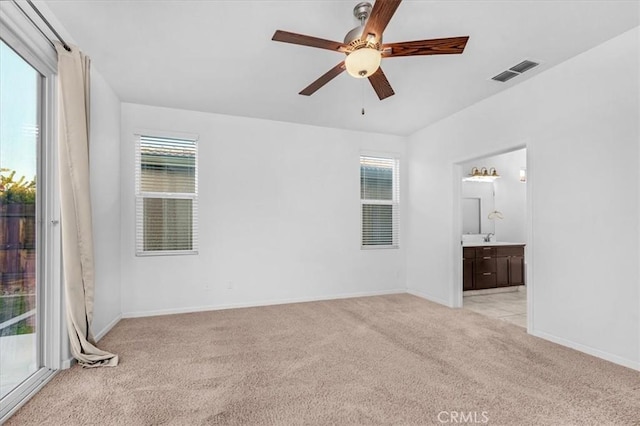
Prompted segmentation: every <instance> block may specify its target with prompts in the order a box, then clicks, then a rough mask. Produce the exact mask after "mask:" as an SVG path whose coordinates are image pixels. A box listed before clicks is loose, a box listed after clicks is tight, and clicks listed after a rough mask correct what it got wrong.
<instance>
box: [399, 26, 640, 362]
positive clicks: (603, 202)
mask: <svg viewBox="0 0 640 426" xmlns="http://www.w3.org/2000/svg"><path fill="white" fill-rule="evenodd" d="M638 40H639V30H638V28H636V29H634V30H631V31H629V32H627V33H625V34H622V35H620V36H618V37H616V38H614V39H612V40H610V41H609V42H607V43H604V44H602V45H600V46H597V47H595V48H593V49H592V50H590V51H587V52H585V53H583V54H581V55H579V56H576V57H575V58H572V59H570V60H568V61H566V62H564V63H562V64H560V65H558V66H556V67H554V68H552V69H549V70H546V71H545V72H543V73H541V74H539V75H537V76H536V77H534V78H532V79H530V80H527V81H525V82H523V83H521V84H518V85H516V86H514V87H513V88H511V89H509V90H506V91H504V92H501V93H500V94H498V95H496V96H493V97H491V98H489V99H486V100H484V101H482V102H479V103H477V104H475V105H473V106H471V107H469V108H467V109H465V110H463V111H461V112H459V113H457V114H455V115H452V116H450V117H448V118H446V119H444V120H442V121H440V122H438V123H436V124H434V125H432V126H430V127H427V128H425V129H423V130H422V131H420V132H417V133H415V134H414V135H412V136H410V138H409V143H408V151H407V158H409V177H408V182H409V185H408V186H409V188H408V189H409V201H410V207H409V212H408V221H409V228H410V231H411V232H410V233H409V240H408V246H407V270H406V273H407V286H408V288H409V290H410V291H414V292H419V293H420V294H422V295H424V296H425V297H428V298H430V299H433V300H436V301H440V302H443V303H446V304H449V305H454V303H455V300H454V298H455V295H456V290H454V289H455V288H456V286H460V283H458V282H454V281H453V277H454V276H456V274H457V272H456V271H458V270H459V268H460V266H459V262H458V260H457V257H456V256H459V251H460V249H459V245H458V244H459V238H458V236H457V235H455V232H454V229H456V227H455V226H454V222H455V221H456V220H458V218H457V217H455V218H454V217H452V214H451V211H452V206H454V205H455V203H456V201H455V200H454V192H455V191H454V182H456V181H457V179H458V176H457V172H458V171H459V169H456V167H454V164H455V163H461V162H464V161H465V160H469V159H472V158H479V157H482V156H486V155H493V154H497V153H500V152H505V151H508V150H510V149H512V148H515V147H520V146H522V145H526V146H527V158H528V175H529V183H528V185H529V188H528V189H529V194H528V195H529V197H530V203H531V208H530V211H531V213H532V217H531V221H530V224H531V233H530V238H529V239H528V240H529V241H528V243H529V245H528V250H527V257H528V260H529V264H530V266H531V268H529V276H528V278H529V286H528V291H529V293H528V295H529V298H530V303H532V304H533V309H532V310H530V312H529V315H530V332H532V333H533V334H535V335H538V336H541V337H544V338H547V339H549V340H553V341H556V342H559V343H562V344H565V345H568V346H572V347H575V348H578V349H580V350H583V351H585V352H588V353H592V354H594V355H597V356H600V357H603V358H606V359H609V360H612V361H614V362H617V363H620V364H623V365H628V366H631V367H634V368H640V344H639V342H640V338H639V337H640V304H639V303H638V301H639V300H640V295H639V287H640V284H639V270H638V258H639V248H638V247H639V244H640V241H639V239H638V232H637V230H638V226H639V219H640V212H639V200H638V196H639V195H638V194H639V191H638V187H639V185H640V177H639V175H638V166H639V160H638V159H639V155H638V140H639V137H640V134H639V133H640V132H639V129H638V127H639V125H638V117H639V110H640V109H639V105H638V98H639V96H638V95H639V85H638V76H639V70H638V52H640V46H639V45H638ZM507 84H508V83H507ZM454 175H455V176H454ZM434 204H435V205H437V206H439V208H433V206H434ZM530 306H531V305H530Z"/></svg>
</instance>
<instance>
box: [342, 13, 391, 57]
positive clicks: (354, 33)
mask: <svg viewBox="0 0 640 426" xmlns="http://www.w3.org/2000/svg"><path fill="white" fill-rule="evenodd" d="M372 8H373V6H371V3H368V2H362V3H358V4H357V5H356V6H355V7H354V8H353V16H355V17H356V19H357V20H358V21H360V25H358V26H357V27H355V28H353V29H352V30H351V31H349V32H348V33H347V35H346V36H344V44H346V45H349V47H350V49H349V50H350V51H354V50H358V49H360V48H362V47H372V48H374V49H376V50H379V49H380V46H381V45H382V37H380V39H379V40H375V41H374V43H371V41H369V40H366V35H365V34H363V33H362V32H363V31H364V27H365V24H366V23H367V19H369V16H370V15H371V9H372Z"/></svg>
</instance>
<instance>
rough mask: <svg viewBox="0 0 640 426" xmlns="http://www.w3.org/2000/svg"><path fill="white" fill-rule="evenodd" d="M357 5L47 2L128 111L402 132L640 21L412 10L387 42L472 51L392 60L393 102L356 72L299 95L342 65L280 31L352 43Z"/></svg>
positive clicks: (499, 7) (411, 5) (620, 6)
mask: <svg viewBox="0 0 640 426" xmlns="http://www.w3.org/2000/svg"><path fill="white" fill-rule="evenodd" d="M356 3H358V0H351V1H344V0H342V1H310V0H305V1H303V0H300V1H258V0H256V1H238V0H236V1H212V0H210V1H178V0H174V1H86V0H84V1H82V0H81V1H68V0H66V1H47V2H46V5H47V6H48V7H49V9H50V10H51V11H52V12H53V13H54V14H55V16H56V17H57V19H58V20H59V21H60V22H61V24H62V25H63V26H64V28H65V29H66V30H67V31H68V33H69V34H70V35H71V37H72V38H73V39H74V40H75V41H76V42H77V43H78V44H79V46H80V47H81V49H82V50H83V51H84V52H86V53H87V54H88V55H89V56H91V58H92V61H93V66H94V67H96V68H97V69H98V70H99V71H100V72H101V73H102V75H103V76H104V77H105V78H106V79H107V80H108V81H109V83H110V84H111V85H112V87H113V88H114V90H115V91H116V92H117V94H118V95H119V96H120V98H121V99H122V100H123V101H125V102H134V103H142V104H149V105H157V106H166V107H173V108H182V109H190V110H197V111H207V112H214V113H221V114H231V115H238V116H247V117H258V118H265V119H271V120H279V121H289V122H296V123H304V124H311V125H317V126H327V127H336V128H345V129H354V130H368V131H374V132H380V133H392V134H399V135H407V134H410V133H412V132H414V131H416V130H418V129H420V128H422V127H425V126H427V125H429V124H430V123H433V122H434V121H436V120H438V119H441V118H443V117H446V116H448V115H450V114H452V113H455V112H456V111H459V110H461V109H463V108H465V107H467V106H469V105H471V104H473V103H475V102H478V101H480V100H482V99H484V98H487V97H489V96H491V95H493V94H495V93H497V92H499V91H501V90H505V89H507V88H509V87H511V86H513V85H514V84H520V83H522V82H523V81H525V80H526V79H528V78H531V77H533V76H535V75H536V74H537V73H540V72H544V71H545V70H547V69H549V68H550V67H552V66H554V65H556V64H558V63H560V62H562V61H565V60H566V59H568V58H570V57H572V56H575V55H577V54H579V53H581V52H583V51H585V50H588V49H590V48H591V47H594V46H596V45H598V44H600V43H603V42H604V41H606V40H608V39H610V38H612V37H615V36H616V35H618V34H621V33H623V32H625V31H626V30H629V29H631V28H633V27H635V26H638V25H639V21H640V19H639V17H640V12H639V2H638V1H636V0H633V1H613V0H605V1H595V0H593V1H590V0H583V1H576V0H571V1H562V0H558V1H540V0H539V1H522V0H518V1H506V0H502V1H498V0H494V1H483V0H475V1H415V0H414V1H412V0H405V1H404V2H403V3H402V4H401V5H400V7H399V8H398V10H397V12H396V14H395V16H394V17H393V19H392V20H391V23H390V24H389V26H388V27H387V29H386V31H385V33H384V39H385V42H396V41H408V40H420V39H428V38H441V37H453V36H463V35H469V36H470V39H469V42H468V44H467V47H466V50H465V52H464V53H463V54H462V55H443V56H422V57H402V58H388V59H385V60H384V61H383V62H382V67H383V69H384V71H385V74H386V75H387V78H388V79H389V81H390V82H391V85H392V87H393V88H394V90H395V92H396V95H395V96H392V97H390V98H388V99H386V100H384V101H379V100H378V98H377V97H376V95H375V93H374V91H373V89H372V88H371V86H370V84H369V83H368V81H366V80H357V79H354V78H352V77H350V76H349V75H348V74H347V73H343V74H341V75H340V76H338V77H337V78H336V79H334V80H333V81H331V82H330V83H328V84H327V85H326V86H325V87H323V88H322V89H320V90H319V91H318V92H316V93H315V94H314V95H313V96H310V97H306V96H300V95H298V92H299V91H300V90H301V89H303V88H304V87H306V86H307V85H308V84H309V83H311V82H312V81H314V80H315V79H316V78H317V77H319V76H320V75H321V74H323V73H324V72H326V71H328V70H329V69H330V68H332V67H333V66H334V65H336V64H337V63H338V62H340V61H341V60H342V59H343V56H342V55H341V54H339V53H335V52H331V51H327V50H321V49H314V48H309V47H303V46H296V45H292V44H286V43H277V42H274V41H271V37H272V35H273V32H274V31H275V30H276V29H282V30H287V31H292V32H299V33H302V34H308V35H313V36H316V37H321V38H327V39H330V40H337V41H342V39H343V37H344V35H345V34H346V33H347V31H349V30H350V29H351V28H353V27H354V26H356V22H355V20H354V18H353V16H352V9H353V6H355V4H356ZM523 59H530V60H533V61H536V62H541V65H540V66H538V67H537V68H534V69H533V70H531V71H529V72H527V73H526V74H523V75H522V76H520V77H517V78H515V79H513V80H511V81H509V82H507V83H498V82H494V81H492V80H491V79H490V78H491V77H492V76H494V75H496V74H498V73H499V72H500V71H503V70H505V69H507V68H509V67H511V66H513V65H515V64H517V63H519V62H521V61H522V60H523ZM576 72H578V70H576ZM568 78H570V76H569V77H568ZM363 104H364V107H365V109H366V114H365V115H364V116H362V115H361V113H360V112H361V108H362V106H363ZM514 107H515V106H514Z"/></svg>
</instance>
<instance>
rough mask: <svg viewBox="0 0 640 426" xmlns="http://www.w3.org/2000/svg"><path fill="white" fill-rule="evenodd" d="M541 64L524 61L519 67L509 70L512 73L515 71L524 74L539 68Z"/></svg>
mask: <svg viewBox="0 0 640 426" xmlns="http://www.w3.org/2000/svg"><path fill="white" fill-rule="evenodd" d="M538 65H539V64H538V63H537V62H533V61H522V62H520V63H519V64H518V65H515V66H512V67H511V68H509V70H510V71H515V72H518V73H520V74H522V73H523V72H525V71H529V70H530V69H531V68H533V67H537V66H538Z"/></svg>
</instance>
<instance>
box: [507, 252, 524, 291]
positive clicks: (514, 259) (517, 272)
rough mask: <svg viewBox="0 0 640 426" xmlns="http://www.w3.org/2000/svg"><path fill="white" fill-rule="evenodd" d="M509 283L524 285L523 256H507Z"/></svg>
mask: <svg viewBox="0 0 640 426" xmlns="http://www.w3.org/2000/svg"><path fill="white" fill-rule="evenodd" d="M509 285H524V257H522V256H511V257H510V258H509Z"/></svg>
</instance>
